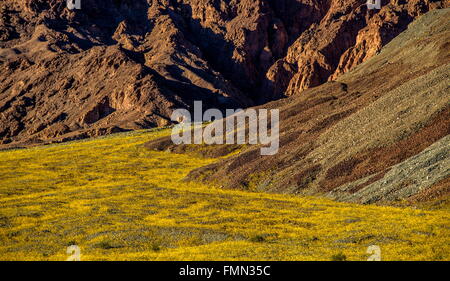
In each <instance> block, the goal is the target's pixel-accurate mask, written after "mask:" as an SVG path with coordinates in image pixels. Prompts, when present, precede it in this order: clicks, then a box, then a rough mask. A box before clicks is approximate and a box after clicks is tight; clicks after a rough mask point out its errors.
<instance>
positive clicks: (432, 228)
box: [0, 130, 450, 260]
mask: <svg viewBox="0 0 450 281" xmlns="http://www.w3.org/2000/svg"><path fill="white" fill-rule="evenodd" d="M168 133H169V132H168V131H167V130H166V131H153V132H135V133H127V134H118V135H114V136H111V137H108V138H101V139H96V140H88V141H82V142H74V143H67V144H63V145H54V146H47V147H37V148H32V149H28V150H15V151H3V152H0V259H1V260H65V259H67V257H68V255H67V254H66V248H67V246H68V245H72V244H76V245H79V246H80V248H81V259H82V260H260V259H262V260H332V259H336V257H337V255H338V254H340V253H342V254H343V255H345V256H346V257H347V259H349V260H366V259H367V257H368V254H366V250H367V247H368V246H370V245H378V246H380V247H381V250H382V259H384V260H450V247H449V245H450V235H449V234H450V213H449V212H448V211H445V210H437V211H424V210H414V209H400V208H392V207H378V206H363V205H353V204H344V203H336V202H333V201H329V200H325V199H317V198H309V197H293V196H287V195H286V196H285V195H272V194H264V193H250V192H242V191H230V190H220V189H216V188H213V187H211V186H206V185H201V184H195V183H187V182H185V181H183V178H184V177H185V176H186V175H187V174H188V173H189V171H191V170H192V169H194V168H198V167H200V166H203V165H206V164H209V163H211V162H213V161H215V160H205V159H199V158H194V157H192V156H188V155H178V154H171V153H169V152H153V151H149V150H147V149H145V148H144V147H143V145H142V144H143V143H145V142H147V141H149V140H151V139H154V138H156V137H159V136H162V135H165V134H168Z"/></svg>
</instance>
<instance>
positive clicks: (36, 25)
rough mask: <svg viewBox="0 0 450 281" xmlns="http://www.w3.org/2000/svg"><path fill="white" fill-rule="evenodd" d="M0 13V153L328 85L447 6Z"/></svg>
mask: <svg viewBox="0 0 450 281" xmlns="http://www.w3.org/2000/svg"><path fill="white" fill-rule="evenodd" d="M65 2H66V1H62V0H26V1H14V0H6V1H2V2H0V10H1V17H0V145H1V146H3V147H7V146H17V145H25V144H31V143H47V142H52V141H63V140H69V139H74V138H80V137H88V136H95V135H100V134H104V133H108V132H111V131H122V130H132V129H140V128H149V127H154V126H164V125H166V124H168V123H169V122H170V120H169V116H170V114H171V112H172V110H173V109H175V108H179V107H184V108H190V107H191V105H192V103H193V101H194V100H203V101H204V102H205V103H206V105H207V106H210V107H219V108H223V107H246V106H251V105H254V104H260V103H264V102H267V101H270V100H276V99H278V98H280V97H283V96H285V94H287V95H294V94H298V93H300V92H301V91H303V90H305V89H307V88H309V87H314V86H317V85H319V84H321V83H324V82H326V81H327V80H333V79H336V78H337V77H339V75H341V74H342V73H345V72H346V71H348V70H350V69H352V68H354V67H355V66H356V65H358V64H360V63H361V62H363V61H365V60H367V59H368V58H370V57H371V56H373V55H374V54H376V53H377V52H378V50H379V49H380V48H381V46H383V45H385V44H386V43H388V42H389V41H390V40H391V39H392V38H394V37H395V36H396V35H397V34H399V33H400V32H401V31H403V30H404V29H405V28H406V26H407V24H408V23H410V22H411V21H412V20H413V19H414V18H416V17H417V16H419V15H421V14H423V13H425V12H426V11H428V10H430V9H436V8H442V7H445V6H448V4H449V1H448V0H445V1H429V0H413V1H398V0H395V1H394V0H393V1H390V2H389V3H388V1H383V8H382V10H381V11H368V10H367V8H366V7H365V5H364V1H356V0H345V1H343V0H327V1H318V0H277V1H269V0H231V1H224V0H214V1H213V0H134V1H131V0H105V1H97V0H82V8H81V10H69V9H67V7H66V3H65Z"/></svg>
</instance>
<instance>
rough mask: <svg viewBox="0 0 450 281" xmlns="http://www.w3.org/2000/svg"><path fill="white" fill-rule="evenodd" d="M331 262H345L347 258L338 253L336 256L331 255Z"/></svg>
mask: <svg viewBox="0 0 450 281" xmlns="http://www.w3.org/2000/svg"><path fill="white" fill-rule="evenodd" d="M331 260H332V261H346V260H347V256H346V255H344V254H343V253H338V254H335V255H332V256H331Z"/></svg>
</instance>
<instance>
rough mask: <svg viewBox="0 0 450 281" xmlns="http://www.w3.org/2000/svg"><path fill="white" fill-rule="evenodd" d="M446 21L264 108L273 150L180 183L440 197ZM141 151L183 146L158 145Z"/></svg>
mask: <svg viewBox="0 0 450 281" xmlns="http://www.w3.org/2000/svg"><path fill="white" fill-rule="evenodd" d="M448 19H450V9H444V10H436V11H431V12H429V13H427V14H426V15H424V16H422V17H419V18H418V20H417V21H415V22H413V23H412V24H411V25H410V26H409V28H408V29H407V30H406V31H405V32H403V33H402V34H401V35H399V36H398V37H396V38H395V39H394V40H392V41H391V42H390V43H389V44H388V45H387V46H385V47H384V48H383V49H382V50H381V52H380V53H379V54H378V55H376V56H375V57H373V58H371V59H370V60H368V61H367V62H365V63H363V64H361V65H359V66H357V67H356V68H354V69H353V70H352V71H350V72H348V73H346V74H344V75H342V76H340V77H339V78H338V79H337V80H336V81H331V82H328V83H325V84H324V85H322V86H319V87H315V88H312V89H308V90H305V91H304V92H303V93H302V94H301V95H296V96H292V97H289V98H286V99H282V100H279V101H276V102H272V103H269V104H267V105H264V108H278V109H280V114H281V120H280V150H279V152H278V154H276V155H274V156H261V155H260V149H259V147H255V146H250V147H247V148H244V149H242V148H241V149H242V151H240V153H239V154H236V155H235V156H232V157H230V158H227V159H225V160H222V161H220V162H218V163H215V164H211V165H209V166H207V167H204V168H200V169H198V170H196V171H194V172H192V173H191V175H190V179H193V180H199V179H202V180H204V181H206V182H213V183H215V184H217V185H219V186H222V187H224V188H241V189H246V190H254V191H269V192H281V193H295V194H322V195H325V196H329V197H332V198H335V199H338V200H345V201H352V202H358V203H375V202H385V201H389V202H395V201H402V200H405V199H407V201H408V200H409V201H410V202H422V201H430V200H444V199H445V198H448V195H449V193H450V184H449V174H450V170H449V167H450V138H449V133H450V53H449V47H450V21H449V20H448ZM147 147H148V148H150V149H159V150H166V149H170V150H174V151H176V150H179V151H182V150H183V149H182V148H180V147H177V148H173V147H171V144H170V142H164V140H160V141H159V142H152V143H149V144H148V145H147ZM234 149H236V147H234ZM210 150H211V149H210ZM216 150H217V151H225V152H226V153H228V151H227V150H226V149H225V150H224V149H223V147H217V148H216ZM209 153H210V154H211V153H212V152H211V151H210V152H209ZM212 154H214V153H212ZM443 198H444V199H443ZM444 201H445V200H444ZM442 202H443V201H442Z"/></svg>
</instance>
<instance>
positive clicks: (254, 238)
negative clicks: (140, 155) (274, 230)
mask: <svg viewBox="0 0 450 281" xmlns="http://www.w3.org/2000/svg"><path fill="white" fill-rule="evenodd" d="M250 241H251V242H255V243H261V242H264V241H266V238H265V237H264V236H263V235H255V236H252V237H250Z"/></svg>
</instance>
